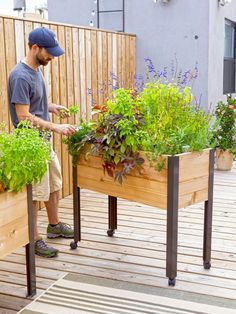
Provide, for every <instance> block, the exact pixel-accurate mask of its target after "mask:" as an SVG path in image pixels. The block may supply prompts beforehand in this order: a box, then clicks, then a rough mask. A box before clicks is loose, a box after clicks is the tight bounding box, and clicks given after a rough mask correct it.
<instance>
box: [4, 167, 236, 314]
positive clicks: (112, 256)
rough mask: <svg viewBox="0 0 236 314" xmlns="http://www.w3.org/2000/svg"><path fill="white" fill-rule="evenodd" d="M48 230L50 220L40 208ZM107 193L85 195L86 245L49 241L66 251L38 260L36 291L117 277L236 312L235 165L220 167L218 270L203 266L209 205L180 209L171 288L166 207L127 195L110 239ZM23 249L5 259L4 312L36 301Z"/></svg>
mask: <svg viewBox="0 0 236 314" xmlns="http://www.w3.org/2000/svg"><path fill="white" fill-rule="evenodd" d="M60 215H61V219H62V220H63V221H65V222H67V223H72V196H68V197H66V198H65V199H62V200H61V201H60ZM39 221H40V229H41V232H42V234H44V235H45V230H46V226H47V218H46V213H45V211H44V210H41V211H40V218H39ZM106 229H107V197H106V196H104V195H102V194H97V193H94V192H91V191H87V190H84V191H83V192H82V242H81V244H80V247H79V248H78V249H77V250H74V251H72V250H70V248H69V243H70V240H66V239H57V240H50V241H48V242H50V243H51V244H52V245H54V246H55V247H57V248H58V249H59V250H60V254H59V256H58V257H57V258H55V259H45V258H40V257H37V258H36V266H37V289H38V295H39V294H40V293H41V292H42V291H43V290H45V289H47V288H48V287H49V286H50V285H51V284H52V283H53V282H55V281H56V280H57V279H58V278H60V277H61V276H62V275H64V274H65V273H67V272H71V273H77V274H86V275H92V276H96V277H100V278H109V279H115V280H116V279H119V280H122V281H126V282H132V283H139V284H143V285H148V286H149V287H156V289H159V292H160V294H162V295H164V296H170V297H173V298H185V299H189V300H194V299H195V300H196V299H197V298H198V299H201V300H202V301H203V302H206V303H208V304H215V305H221V306H224V305H225V306H229V307H233V308H235V312H236V164H235V166H234V170H233V171H232V172H216V173H215V188H214V216H213V243H212V268H211V269H210V270H204V269H203V267H202V240H203V236H202V234H203V204H202V203H199V204H198V205H194V206H191V207H186V208H184V209H181V210H180V212H179V241H178V242H179V246H178V276H177V283H176V286H175V287H174V288H173V287H168V285H167V279H166V277H165V242H166V232H165V230H166V212H165V210H159V209H156V208H152V207H148V206H146V205H141V204H137V203H131V202H128V201H124V200H119V201H118V231H117V232H116V234H115V236H114V237H113V238H109V237H107V236H106ZM25 294H26V278H25V255H24V249H23V248H22V249H20V250H18V251H17V252H16V253H14V254H11V255H8V256H7V257H6V258H5V259H4V260H3V261H0V314H3V313H9V314H11V313H16V312H17V311H19V310H20V309H21V308H22V307H24V306H25V305H26V304H28V303H29V302H31V300H30V299H27V298H25Z"/></svg>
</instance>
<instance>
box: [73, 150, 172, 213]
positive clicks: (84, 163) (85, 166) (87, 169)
mask: <svg viewBox="0 0 236 314" xmlns="http://www.w3.org/2000/svg"><path fill="white" fill-rule="evenodd" d="M150 172H151V173H152V174H151V175H150V174H149V173H150ZM166 173H167V172H166V170H164V171H162V172H161V173H159V172H157V171H155V170H154V169H153V168H152V169H151V168H149V169H148V170H146V169H145V168H144V169H143V170H142V173H139V172H138V171H135V172H133V173H132V175H128V176H127V178H126V179H124V181H123V183H122V185H121V184H119V183H118V182H114V178H111V177H109V176H108V175H107V174H104V171H103V169H102V162H101V159H100V157H94V156H91V157H88V158H87V159H85V158H84V157H83V156H82V157H81V158H80V161H79V163H78V166H77V174H78V175H77V180H78V186H79V187H81V188H87V189H91V190H94V191H96V192H99V193H104V194H107V195H111V196H115V197H120V198H124V199H127V200H131V201H135V202H140V203H143V204H147V205H150V206H156V207H159V208H163V209H166V206H167V177H166Z"/></svg>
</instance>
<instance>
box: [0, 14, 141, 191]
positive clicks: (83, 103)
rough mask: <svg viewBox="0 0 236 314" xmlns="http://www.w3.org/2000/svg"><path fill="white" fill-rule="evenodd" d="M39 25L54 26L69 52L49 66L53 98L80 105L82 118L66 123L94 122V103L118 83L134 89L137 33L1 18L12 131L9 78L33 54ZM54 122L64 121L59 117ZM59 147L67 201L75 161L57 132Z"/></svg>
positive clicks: (0, 71)
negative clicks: (34, 31) (32, 41)
mask: <svg viewBox="0 0 236 314" xmlns="http://www.w3.org/2000/svg"><path fill="white" fill-rule="evenodd" d="M39 26H45V27H49V28H51V29H52V30H53V31H54V32H55V33H56V34H57V37H58V40H59V42H60V44H61V45H62V47H64V48H65V54H64V55H63V56H61V57H59V58H55V59H54V60H53V61H52V62H51V63H50V64H49V65H47V66H46V67H45V68H44V76H45V81H46V84H47V87H48V96H49V100H50V101H51V102H54V103H58V104H61V105H64V106H66V107H69V106H71V105H73V104H78V105H79V107H80V112H79V114H78V115H77V117H75V118H74V117H72V118H69V119H68V120H67V121H66V119H64V120H63V121H62V123H72V124H74V123H77V122H78V121H79V119H80V117H83V118H84V119H89V118H90V115H91V107H92V104H93V103H100V104H101V103H103V102H104V101H105V99H106V98H107V97H108V95H109V94H110V93H111V91H112V86H114V85H115V84H116V81H117V79H118V81H119V84H120V86H123V87H126V88H132V86H133V81H134V74H135V58H136V56H135V49H136V46H135V45H136V37H135V35H131V34H124V33H116V32H109V31H105V30H100V29H94V28H83V27H79V26H76V25H68V24H58V23H52V22H48V21H45V20H38V21H36V20H28V19H21V18H16V17H8V16H0V60H1V62H0V106H1V110H0V122H3V121H4V122H5V123H6V126H7V129H8V130H11V128H12V125H11V122H10V116H9V111H8V96H7V77H8V74H9V72H10V71H11V69H12V68H13V67H14V65H15V64H16V63H17V62H19V61H20V60H21V59H22V58H23V57H24V56H25V54H26V52H27V49H28V45H27V43H28V34H29V32H30V31H31V30H32V29H33V28H36V27H39ZM111 73H112V75H111ZM52 121H53V122H56V123H60V121H59V119H58V118H57V117H55V116H53V117H52ZM53 144H54V149H55V151H56V152H57V154H58V157H59V160H60V162H61V166H62V175H63V191H62V196H63V197H65V196H67V195H68V194H70V193H72V175H71V158H70V157H69V156H68V153H67V149H66V147H65V145H64V144H63V143H62V141H61V136H60V135H58V134H54V138H53Z"/></svg>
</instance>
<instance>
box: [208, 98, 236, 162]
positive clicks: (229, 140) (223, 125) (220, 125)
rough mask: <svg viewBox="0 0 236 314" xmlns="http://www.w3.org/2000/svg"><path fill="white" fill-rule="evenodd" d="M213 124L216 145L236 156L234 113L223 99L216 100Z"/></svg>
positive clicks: (235, 116) (235, 115) (235, 114)
mask: <svg viewBox="0 0 236 314" xmlns="http://www.w3.org/2000/svg"><path fill="white" fill-rule="evenodd" d="M215 118H216V120H215V125H214V131H213V139H214V144H215V146H216V147H219V148H220V149H222V150H229V151H230V152H231V153H232V154H233V155H235V156H236V126H235V119H236V113H235V112H234V109H233V108H232V107H230V106H229V105H228V104H225V103H224V102H223V101H220V102H218V104H217V106H216V109H215Z"/></svg>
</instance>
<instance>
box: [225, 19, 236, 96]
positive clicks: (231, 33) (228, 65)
mask: <svg viewBox="0 0 236 314" xmlns="http://www.w3.org/2000/svg"><path fill="white" fill-rule="evenodd" d="M235 33H236V24H235V23H233V22H231V21H229V20H225V49H224V84H223V90H224V94H228V93H235V90H236V88H235V85H236V82H235Z"/></svg>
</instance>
